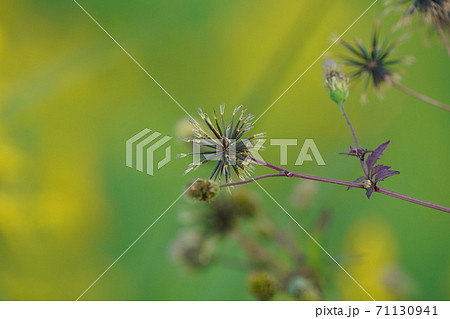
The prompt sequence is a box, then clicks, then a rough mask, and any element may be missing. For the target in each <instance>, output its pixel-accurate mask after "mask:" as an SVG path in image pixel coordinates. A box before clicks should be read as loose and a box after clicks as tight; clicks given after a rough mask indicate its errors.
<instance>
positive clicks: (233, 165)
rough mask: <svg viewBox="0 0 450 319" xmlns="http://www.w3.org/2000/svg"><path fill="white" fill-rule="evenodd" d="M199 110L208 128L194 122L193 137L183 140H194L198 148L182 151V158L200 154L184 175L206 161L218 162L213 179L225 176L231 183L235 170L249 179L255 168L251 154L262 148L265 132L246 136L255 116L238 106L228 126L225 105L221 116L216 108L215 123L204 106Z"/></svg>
mask: <svg viewBox="0 0 450 319" xmlns="http://www.w3.org/2000/svg"><path fill="white" fill-rule="evenodd" d="M198 112H199V114H200V117H201V118H202V119H203V121H204V122H205V124H206V126H207V127H208V130H205V129H203V128H202V127H201V126H200V125H199V124H198V123H197V122H195V121H191V124H192V125H193V138H186V139H184V141H186V142H189V143H192V144H193V147H194V148H195V149H196V151H194V152H192V153H190V154H180V155H179V157H185V156H190V155H192V156H198V157H199V159H197V160H196V161H194V162H193V163H192V164H190V165H189V166H188V167H187V169H186V171H185V172H184V174H187V173H188V172H190V171H192V170H195V169H197V168H198V167H200V166H201V165H202V164H205V163H207V162H210V161H217V164H216V166H215V168H214V170H213V172H212V174H211V176H210V179H212V180H214V181H216V180H219V182H220V181H221V179H222V177H224V178H225V182H226V183H230V182H231V174H232V173H231V172H232V171H234V173H235V174H236V175H237V176H238V177H239V178H241V179H244V178H248V177H249V173H250V172H251V171H252V170H253V167H252V165H251V163H252V161H251V158H249V155H251V153H252V152H253V151H257V150H259V149H262V147H261V146H259V141H260V139H261V138H263V137H264V135H265V134H264V133H260V134H255V135H252V136H250V137H246V138H244V135H245V134H246V133H247V132H249V131H250V130H251V129H252V128H253V126H252V123H251V121H252V120H253V119H254V116H253V115H251V114H247V115H246V114H245V110H242V107H241V106H238V107H236V108H235V109H234V111H233V114H232V117H231V120H230V122H229V124H228V125H225V118H224V112H225V106H224V105H221V106H220V116H219V118H218V117H217V114H216V112H215V111H214V124H213V123H212V121H211V120H210V118H209V116H208V114H206V113H204V112H203V111H202V110H201V109H199V111H198ZM219 121H220V123H219ZM208 131H209V132H208Z"/></svg>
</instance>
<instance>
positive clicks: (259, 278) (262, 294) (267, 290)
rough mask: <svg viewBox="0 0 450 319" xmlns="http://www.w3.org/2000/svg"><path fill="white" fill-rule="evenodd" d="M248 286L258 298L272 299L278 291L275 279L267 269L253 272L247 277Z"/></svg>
mask: <svg viewBox="0 0 450 319" xmlns="http://www.w3.org/2000/svg"><path fill="white" fill-rule="evenodd" d="M247 286H248V289H249V290H250V292H251V293H252V295H253V296H254V297H255V298H256V299H258V300H270V299H272V298H273V296H274V295H275V292H276V283H275V279H274V278H273V277H272V276H271V275H270V274H269V273H267V272H265V271H258V272H254V273H251V274H250V275H249V276H248V278H247Z"/></svg>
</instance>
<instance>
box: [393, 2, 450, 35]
mask: <svg viewBox="0 0 450 319" xmlns="http://www.w3.org/2000/svg"><path fill="white" fill-rule="evenodd" d="M387 4H388V5H390V4H392V5H393V6H405V7H406V9H405V10H406V11H405V16H404V21H406V22H407V21H408V20H409V19H410V17H411V16H412V15H414V14H419V15H420V16H421V18H422V20H423V21H424V22H425V23H426V24H429V25H434V26H436V27H438V28H442V29H447V30H448V29H449V28H450V1H449V0H394V1H387Z"/></svg>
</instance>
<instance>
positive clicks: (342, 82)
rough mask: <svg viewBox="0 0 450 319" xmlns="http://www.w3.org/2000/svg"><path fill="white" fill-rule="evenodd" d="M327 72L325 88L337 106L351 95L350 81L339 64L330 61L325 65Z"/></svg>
mask: <svg viewBox="0 0 450 319" xmlns="http://www.w3.org/2000/svg"><path fill="white" fill-rule="evenodd" d="M323 68H324V70H325V81H324V82H325V87H326V89H327V90H328V93H329V94H330V98H331V100H332V101H334V102H335V103H337V104H342V103H344V102H345V101H346V100H347V98H348V94H349V90H348V79H347V77H346V76H345V75H343V74H342V73H341V69H340V68H339V66H338V64H337V63H336V62H335V61H333V60H330V59H328V60H327V61H325V62H324V63H323Z"/></svg>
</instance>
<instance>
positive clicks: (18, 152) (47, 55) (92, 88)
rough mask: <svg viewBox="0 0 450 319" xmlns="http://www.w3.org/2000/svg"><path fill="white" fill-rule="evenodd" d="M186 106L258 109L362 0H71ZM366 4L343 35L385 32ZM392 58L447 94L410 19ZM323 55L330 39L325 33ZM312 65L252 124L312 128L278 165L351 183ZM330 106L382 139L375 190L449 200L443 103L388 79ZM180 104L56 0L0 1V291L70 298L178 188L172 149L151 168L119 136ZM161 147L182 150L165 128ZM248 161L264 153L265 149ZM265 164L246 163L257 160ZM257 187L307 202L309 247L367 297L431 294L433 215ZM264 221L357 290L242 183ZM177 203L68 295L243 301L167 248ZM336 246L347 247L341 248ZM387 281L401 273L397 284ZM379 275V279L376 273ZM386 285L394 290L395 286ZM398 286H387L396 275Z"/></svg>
mask: <svg viewBox="0 0 450 319" xmlns="http://www.w3.org/2000/svg"><path fill="white" fill-rule="evenodd" d="M79 2H80V4H81V5H83V6H84V7H85V8H86V10H88V11H89V12H90V13H91V14H92V15H93V16H94V17H95V18H96V19H97V20H98V21H99V22H100V24H102V25H103V26H104V27H105V28H106V29H107V30H108V31H109V32H110V33H111V34H112V35H113V36H114V37H115V38H116V39H117V41H118V42H119V43H121V44H122V45H123V46H124V47H125V48H126V49H127V50H128V51H129V52H130V53H131V54H132V55H133V56H134V57H135V58H136V60H137V61H139V63H141V64H142V66H143V67H144V68H146V69H147V70H148V71H149V72H150V73H151V74H152V75H153V76H154V77H155V78H156V79H157V80H158V81H159V82H160V83H161V84H162V86H164V88H165V89H167V91H169V92H170V93H171V94H172V95H173V96H174V97H175V99H177V100H178V101H179V102H180V103H181V104H182V105H183V106H184V107H185V108H186V110H188V112H190V113H192V114H194V112H195V111H196V109H197V108H198V107H203V108H204V109H205V110H211V109H212V108H213V107H218V106H219V104H222V103H225V104H226V105H227V106H228V107H229V108H231V107H234V106H236V105H239V104H244V105H245V106H246V107H247V108H248V109H249V111H250V112H251V113H253V114H255V115H256V116H258V115H259V114H261V112H263V111H264V110H265V109H266V108H267V107H268V106H269V105H270V104H271V103H272V102H273V101H274V100H275V99H276V98H277V97H278V96H279V95H280V94H281V93H282V92H283V91H284V90H285V89H286V88H287V87H288V86H289V85H290V84H291V83H292V82H293V81H294V80H295V79H296V78H297V77H298V76H299V75H300V74H301V73H302V72H303V71H304V70H305V69H306V68H307V67H308V66H309V65H310V64H311V62H312V61H314V60H315V59H316V58H317V57H318V56H319V54H321V53H322V52H323V51H324V50H325V49H326V48H327V47H328V46H329V45H330V43H331V41H332V39H333V36H334V35H338V34H340V33H341V32H343V31H344V30H345V29H346V28H347V27H348V26H349V25H350V23H351V22H353V21H354V20H355V19H356V18H357V17H358V16H359V15H360V14H361V13H362V12H363V11H364V10H365V9H366V8H367V7H368V6H369V4H370V3H371V1H368V0H367V1H366V0H365V1H361V0H324V1H320V5H319V4H318V3H317V2H314V1H298V0H295V1H294V0H291V1H287V0H286V1H266V0H263V1H261V0H246V1H236V0H232V1H208V0H191V1H184V0H174V1H165V0H135V1H118V0H110V1H101V0H80V1H79ZM379 2H380V3H378V4H376V5H375V6H374V7H373V9H372V10H371V11H369V12H368V13H367V15H366V16H364V17H363V18H362V19H361V20H360V21H359V22H358V23H357V24H356V25H355V26H354V28H352V29H351V30H350V31H349V32H348V34H347V35H346V36H345V38H346V39H352V38H354V37H360V38H362V39H364V40H368V38H369V37H370V34H371V30H372V27H373V25H374V20H375V19H381V21H382V30H383V32H387V31H388V30H390V29H391V27H392V26H393V25H394V24H395V23H396V21H397V19H398V17H399V16H400V15H399V14H395V13H394V14H390V15H388V16H385V15H384V14H383V5H382V1H381V0H380V1H379ZM408 30H410V31H414V32H412V33H411V34H410V36H409V37H408V38H407V39H406V40H405V41H404V43H403V44H402V45H401V46H400V47H399V48H398V51H397V55H398V56H405V55H412V56H414V57H415V63H414V64H412V65H411V66H408V67H406V68H405V73H404V74H403V80H402V83H403V84H405V85H407V86H410V87H412V88H414V89H417V90H419V91H421V92H422V93H425V94H428V95H430V96H432V97H434V98H436V99H439V100H443V101H446V102H449V101H450V92H449V90H448V85H449V80H450V78H449V74H450V72H449V71H450V68H449V65H450V64H449V60H448V58H447V56H446V53H445V50H444V48H443V46H442V45H441V44H440V42H439V39H438V38H437V37H436V36H434V35H431V36H430V34H429V32H428V30H427V28H422V27H419V26H418V25H417V24H414V25H413V26H412V27H411V28H410V29H408ZM331 51H332V52H339V51H341V49H339V48H334V49H332V50H331ZM321 62H322V61H320V62H319V63H317V64H316V65H315V66H314V67H312V68H311V69H310V70H309V72H307V73H306V74H305V76H304V77H303V78H302V79H301V80H300V81H298V83H297V84H296V85H295V86H293V87H292V89H291V90H290V91H289V92H288V93H287V94H286V95H285V96H284V97H283V98H282V99H280V100H279V101H278V102H277V103H276V104H275V105H274V107H273V108H272V109H271V110H270V111H269V112H267V113H266V115H265V116H264V117H262V118H261V120H260V121H259V122H258V123H257V125H256V128H255V130H257V131H265V132H267V133H268V137H269V138H299V139H300V141H302V140H303V139H305V138H313V139H314V140H315V142H316V144H317V146H318V148H319V150H320V152H321V154H322V156H323V158H324V160H325V162H326V164H327V165H326V166H317V165H316V164H315V163H314V162H312V163H311V162H306V163H305V164H304V165H303V166H301V167H295V166H294V165H293V164H294V162H295V158H296V156H297V155H298V151H299V148H298V149H296V150H295V151H294V149H292V152H290V153H289V164H290V165H288V166H287V167H289V168H291V169H296V170H298V171H301V172H304V173H309V174H315V175H319V176H326V177H334V178H338V179H343V180H352V179H354V178H356V177H358V176H360V172H359V170H360V167H359V165H357V164H356V163H355V162H354V161H352V160H349V159H347V158H345V157H343V156H340V155H337V153H338V152H341V151H345V150H347V148H348V146H349V144H350V143H351V136H350V135H349V132H348V129H347V127H346V126H345V122H344V121H343V119H342V117H341V116H340V113H339V110H338V108H337V107H336V106H335V105H333V104H332V102H331V101H330V100H329V99H328V97H327V94H326V92H325V90H324V88H323V85H322V69H321ZM360 91H361V88H360V87H355V88H353V89H352V91H351V98H350V99H349V101H348V102H347V105H346V108H347V113H348V114H349V116H350V117H351V119H352V121H353V124H354V126H355V129H356V131H357V132H358V134H359V138H360V140H361V141H362V143H363V144H364V145H365V146H367V147H368V148H372V147H374V146H376V145H378V144H380V143H382V142H384V141H386V140H389V139H390V140H391V141H392V143H391V146H390V148H389V149H388V151H387V152H386V153H385V155H384V156H383V163H386V164H390V165H392V166H393V168H394V169H398V170H400V171H401V175H399V176H395V177H392V178H391V179H390V180H388V181H386V182H384V187H386V188H388V189H392V190H394V191H398V192H401V193H405V194H407V195H411V196H416V197H419V198H421V199H424V200H429V201H432V202H436V203H440V204H443V205H447V206H448V205H450V196H449V180H450V170H449V166H448V164H449V163H450V149H449V146H448V145H449V143H448V142H449V137H450V134H449V133H450V125H449V124H450V116H449V114H448V113H446V112H445V111H443V110H440V109H437V108H435V107H433V106H430V105H427V104H425V103H423V102H421V101H418V100H415V99H413V98H411V97H409V96H406V95H404V94H403V93H401V92H397V91H395V90H393V89H391V90H388V91H387V92H385V94H384V99H382V100H379V99H378V98H376V97H375V96H373V95H369V102H368V103H367V104H361V103H360ZM185 117H186V116H185V114H184V113H183V112H182V111H181V110H180V109H179V108H178V106H177V105H176V104H175V103H174V102H173V101H172V100H171V99H169V98H168V97H167V96H166V95H165V94H164V92H162V90H161V89H160V88H159V87H157V86H156V85H155V83H154V82H152V80H151V79H150V78H149V77H147V76H146V75H145V74H144V72H142V70H140V69H139V68H138V67H137V66H136V65H135V64H134V63H133V62H132V61H131V60H130V58H129V57H127V56H126V55H125V54H124V52H122V51H121V50H120V48H119V47H118V46H117V45H116V44H115V43H114V42H113V41H112V40H111V39H110V38H108V36H107V35H106V34H105V33H104V32H103V31H102V30H101V29H100V28H99V27H98V26H96V25H95V24H94V23H93V22H92V21H91V20H90V19H89V18H88V16H87V15H86V14H84V13H83V12H82V11H81V10H80V8H79V7H77V6H76V4H75V3H74V2H73V1H71V0H66V1H56V0H55V1H52V0H44V1H37V0H4V1H2V9H1V10H0V299H2V300H52V299H53V300H74V299H76V298H77V297H78V296H79V295H80V294H81V293H82V292H83V291H84V290H85V289H86V288H87V287H88V286H89V285H90V284H91V283H92V282H93V281H94V280H95V279H96V278H97V277H98V276H99V275H100V274H101V273H102V272H103V271H104V270H105V269H106V268H107V267H108V266H109V265H110V264H111V263H112V262H113V261H114V260H115V259H116V258H117V257H118V256H119V255H120V254H121V253H122V252H123V251H124V250H125V249H126V248H127V247H128V245H129V244H130V243H131V242H132V241H134V240H135V239H136V238H137V237H138V236H139V234H141V233H142V232H143V231H144V230H145V228H147V227H148V225H150V224H151V223H152V222H153V221H154V220H155V219H156V218H157V217H158V216H159V215H160V214H161V213H162V212H163V211H164V210H165V209H166V208H167V207H168V206H169V205H170V204H171V203H172V201H173V200H175V199H176V198H177V197H178V196H179V194H180V193H181V192H182V191H183V188H184V185H185V184H186V183H187V182H188V181H189V180H190V179H191V178H193V177H207V176H208V175H209V173H210V169H211V167H206V168H202V169H200V170H198V171H197V172H196V173H193V174H191V175H190V176H185V177H182V172H183V170H184V168H185V165H186V164H187V162H188V160H186V159H184V160H183V159H178V160H173V161H171V162H170V163H169V164H168V165H166V166H165V167H164V168H162V169H161V170H159V171H157V173H156V174H155V175H154V176H148V175H146V174H143V173H140V172H137V171H135V170H133V169H130V168H127V167H126V166H125V141H126V140H127V139H128V138H130V137H131V136H133V135H134V134H136V133H137V132H139V131H140V130H142V129H144V128H147V127H148V128H150V129H152V130H155V131H158V132H161V133H163V134H165V135H169V136H174V137H175V136H176V135H177V134H178V133H177V127H178V129H179V121H180V120H183V119H184V118H185ZM171 145H172V153H173V154H176V153H178V152H182V151H184V146H183V145H182V144H181V142H179V141H177V139H176V138H174V139H173V140H172V141H171ZM265 152H266V153H265V159H266V160H269V161H273V162H277V161H278V160H279V159H278V157H279V152H278V148H277V147H270V146H269V147H268V148H267V150H266V151H265ZM265 171H266V170H265V169H264V168H258V172H259V173H263V172H265ZM261 184H262V185H263V186H264V187H265V188H266V189H267V190H268V191H269V192H270V193H271V194H272V195H273V196H274V197H275V198H276V199H277V200H278V201H279V202H280V203H281V204H282V205H283V206H284V207H285V208H286V209H287V210H288V211H289V212H290V213H291V214H292V215H293V216H294V217H295V218H296V219H297V220H298V221H299V222H300V223H301V224H302V225H304V227H305V228H308V227H309V225H310V224H311V221H312V220H314V218H315V216H316V215H317V214H318V213H319V212H320V211H321V210H323V209H324V208H327V209H330V210H331V211H332V218H331V222H330V223H331V224H330V227H329V229H328V231H327V233H326V234H324V235H323V236H321V238H320V241H321V244H322V245H323V246H324V247H325V248H326V249H327V250H328V251H329V252H330V253H331V254H332V255H333V256H335V257H336V258H338V260H341V261H342V262H343V265H344V266H345V267H346V269H347V270H348V271H349V272H350V273H351V274H352V275H353V276H354V277H355V278H356V279H357V280H358V281H359V282H360V283H361V285H363V286H364V287H365V288H366V289H367V290H368V291H369V292H370V293H371V294H372V295H373V296H374V298H375V299H379V300H382V299H396V298H404V299H413V300H414V299H425V300H429V299H438V300H442V299H448V298H449V297H450V291H449V287H450V256H449V250H448V247H449V245H450V239H449V226H450V222H449V219H448V216H447V215H446V214H445V213H442V212H436V211H433V210H431V209H427V208H423V207H419V206H415V205H412V204H409V203H406V202H403V201H400V200H396V199H392V198H388V197H384V196H377V195H376V194H375V196H373V197H372V199H371V200H370V201H368V200H367V199H366V198H365V196H364V195H363V193H362V192H358V191H357V190H353V191H348V192H347V191H345V189H344V188H341V187H337V186H335V185H322V184H321V185H319V186H318V189H317V194H316V195H315V197H314V200H313V203H312V205H311V208H310V209H308V210H307V211H302V212H301V211H300V210H299V209H298V208H297V207H296V204H295V201H293V200H292V198H293V195H292V194H293V192H294V191H295V189H296V187H298V181H295V180H291V179H289V180H283V179H277V180H274V179H272V180H265V181H262V182H261ZM249 188H250V189H252V190H253V191H254V192H255V194H257V196H258V198H259V200H260V201H261V203H262V204H263V205H264V207H265V209H266V210H267V211H268V212H269V213H270V215H271V216H272V217H273V218H274V219H276V220H277V221H278V223H279V224H280V225H282V226H283V227H285V228H286V229H290V230H291V231H295V232H296V234H297V240H298V241H299V243H300V244H301V245H304V246H305V247H309V249H310V250H311V251H312V253H313V254H315V255H317V256H319V257H318V258H321V259H323V262H324V263H325V264H327V265H328V271H327V276H326V278H325V280H326V283H327V284H326V294H327V298H328V299H335V300H355V299H356V300H366V299H367V296H366V295H365V294H364V292H363V291H361V290H360V289H359V288H358V287H357V286H356V285H355V284H354V283H353V282H352V281H351V279H350V278H348V277H347V276H346V275H345V274H344V273H343V272H342V271H341V270H340V269H339V268H338V267H337V266H336V265H335V264H333V263H332V261H330V260H328V257H327V256H326V255H325V254H323V253H321V252H320V251H318V250H317V248H314V245H313V244H312V243H311V241H310V239H309V238H308V237H307V236H306V235H305V234H304V233H303V232H302V231H301V230H300V229H298V228H297V226H296V225H295V224H294V223H293V222H292V220H290V219H289V217H288V216H286V215H285V214H284V213H283V212H282V211H281V210H280V209H279V208H278V207H277V206H276V204H275V203H274V202H272V201H271V200H270V198H268V197H267V196H266V195H265V194H264V193H262V192H261V191H260V190H259V188H258V187H257V186H256V185H251V186H249ZM186 202H187V200H186V199H182V200H180V201H179V202H178V203H177V204H176V205H174V207H172V209H170V211H168V212H167V214H166V215H165V216H164V217H163V218H161V220H160V221H159V222H158V223H157V224H155V226H154V227H153V228H152V229H151V230H150V231H149V232H148V233H147V234H146V235H145V236H144V237H143V238H142V239H141V240H140V241H139V242H138V243H137V244H136V245H135V246H134V247H133V248H132V249H131V250H130V251H129V252H128V253H127V254H126V255H124V256H123V258H121V259H120V260H119V261H118V262H117V264H116V265H114V267H112V268H111V269H110V270H109V271H108V272H107V273H106V274H105V276H104V277H103V278H102V279H101V280H100V281H99V282H98V283H97V284H96V285H95V286H94V287H93V288H92V289H91V290H90V291H89V292H87V293H86V295H85V296H84V297H83V299H85V300H251V299H252V297H251V295H250V293H249V292H248V291H247V290H246V288H245V274H244V273H240V272H237V271H235V270H229V269H226V268H223V267H218V266H217V267H211V268H208V269H207V270H205V271H201V272H187V271H184V270H183V269H181V268H180V267H179V266H178V265H177V264H175V263H174V261H173V260H172V259H171V258H170V256H169V255H170V254H169V246H170V244H171V242H172V241H173V238H174V237H175V235H176V234H177V232H179V230H180V223H179V213H180V212H181V211H183V209H184V205H186ZM345 256H359V257H358V258H356V259H355V258H345ZM402 285H403V286H402ZM393 287H394V288H393ZM395 287H406V288H405V289H407V293H406V294H402V295H399V294H396V292H395V291H396V290H395ZM402 289H403V288H402Z"/></svg>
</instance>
